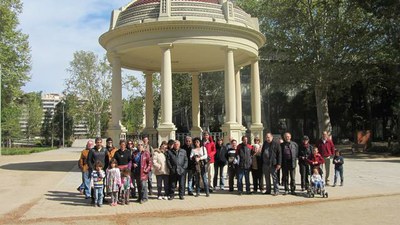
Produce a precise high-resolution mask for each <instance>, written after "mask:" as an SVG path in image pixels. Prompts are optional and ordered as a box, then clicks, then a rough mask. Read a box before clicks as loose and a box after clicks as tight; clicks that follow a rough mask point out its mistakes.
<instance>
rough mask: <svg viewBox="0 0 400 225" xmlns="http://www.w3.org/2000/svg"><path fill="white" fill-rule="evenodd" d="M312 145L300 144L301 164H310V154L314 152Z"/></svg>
mask: <svg viewBox="0 0 400 225" xmlns="http://www.w3.org/2000/svg"><path fill="white" fill-rule="evenodd" d="M312 148H313V147H312V145H310V144H309V145H308V146H307V147H306V146H304V145H303V144H300V145H299V165H308V161H307V159H308V156H309V155H311V154H312Z"/></svg>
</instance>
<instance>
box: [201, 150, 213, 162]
mask: <svg viewBox="0 0 400 225" xmlns="http://www.w3.org/2000/svg"><path fill="white" fill-rule="evenodd" d="M202 149H203V155H204V146H203V147H202ZM210 159H211V158H210V156H208V155H207V158H206V159H203V161H204V163H205V164H207V163H209V162H210Z"/></svg>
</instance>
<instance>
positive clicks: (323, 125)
mask: <svg viewBox="0 0 400 225" xmlns="http://www.w3.org/2000/svg"><path fill="white" fill-rule="evenodd" d="M327 93H328V88H327V87H325V86H324V85H316V86H315V100H316V104H317V118H318V131H319V133H322V132H323V131H328V133H331V132H332V124H331V118H330V116H329V108H328V94H327Z"/></svg>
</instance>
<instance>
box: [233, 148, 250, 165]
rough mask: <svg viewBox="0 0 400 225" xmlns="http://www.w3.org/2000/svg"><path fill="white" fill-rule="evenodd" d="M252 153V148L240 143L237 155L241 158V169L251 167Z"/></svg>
mask: <svg viewBox="0 0 400 225" xmlns="http://www.w3.org/2000/svg"><path fill="white" fill-rule="evenodd" d="M252 153H253V152H252V150H251V149H250V148H249V147H248V146H247V145H243V144H240V145H238V148H237V152H236V157H237V158H238V160H239V168H240V169H250V167H251V164H252V162H253V158H252Z"/></svg>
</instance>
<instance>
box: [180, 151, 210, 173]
mask: <svg viewBox="0 0 400 225" xmlns="http://www.w3.org/2000/svg"><path fill="white" fill-rule="evenodd" d="M206 152H207V151H206ZM183 155H184V157H183V168H184V169H185V170H186V169H187V167H188V158H187V154H186V152H185V154H183Z"/></svg>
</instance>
